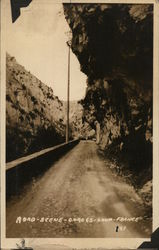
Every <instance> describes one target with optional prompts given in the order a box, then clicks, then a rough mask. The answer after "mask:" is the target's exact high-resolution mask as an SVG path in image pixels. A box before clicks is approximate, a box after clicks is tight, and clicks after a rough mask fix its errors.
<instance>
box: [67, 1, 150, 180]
mask: <svg viewBox="0 0 159 250" xmlns="http://www.w3.org/2000/svg"><path fill="white" fill-rule="evenodd" d="M64 13H65V18H66V20H67V22H68V24H69V26H70V28H71V30H72V44H71V49H72V51H73V52H74V54H75V55H76V56H77V58H78V60H79V62H80V65H81V71H82V72H84V73H85V74H86V75H87V76H88V78H87V91H86V96H85V98H84V100H82V105H83V107H84V118H83V119H84V120H85V121H86V122H88V123H89V125H90V126H91V127H92V129H95V124H96V122H98V123H99V124H100V147H101V148H102V149H103V150H105V149H107V152H113V155H115V154H118V155H119V154H120V157H121V158H122V160H124V161H126V165H127V166H128V168H129V169H132V170H133V171H134V170H135V172H138V173H141V171H142V170H143V169H147V170H148V169H151V163H152V86H153V74H152V72H153V67H152V65H153V63H152V62H153V8H152V5H146V4H136V5H131V4H64ZM108 149H109V150H108ZM105 152H106V151H105ZM121 158H120V160H121ZM149 173H151V171H150V172H149ZM148 178H151V174H149V177H148Z"/></svg>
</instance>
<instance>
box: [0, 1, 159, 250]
mask: <svg viewBox="0 0 159 250" xmlns="http://www.w3.org/2000/svg"><path fill="white" fill-rule="evenodd" d="M33 1H34V0H33ZM39 1H45V4H46V2H49V1H54V3H62V2H65V3H70V0H67V1H60V0H39ZM71 3H114V4H115V3H123V4H124V3H125V4H128V3H132V4H135V3H136V4H137V3H140V4H142V3H145V4H146V3H147V4H154V60H153V65H154V68H153V69H154V71H153V135H154V139H153V231H155V229H157V227H159V208H158V205H159V195H158V193H159V185H158V180H159V169H158V166H159V154H158V152H159V140H158V138H159V102H158V100H159V77H158V69H159V58H158V56H159V35H158V31H159V2H157V0H156V1H155V0H154V1H152V0H151V1H148V0H125V1H122V0H118V1H112V0H100V1H95V0H80V1H79V0H71ZM2 68H3V69H2ZM5 83H6V76H5V0H1V92H0V94H1V99H0V115H1V125H0V136H1V157H0V163H1V188H2V189H1V190H2V195H1V204H2V207H1V221H2V223H1V242H2V248H14V247H15V246H16V243H17V242H20V240H21V239H9V238H5V108H4V107H5ZM25 240H26V245H27V246H31V247H33V246H35V245H43V246H45V245H46V244H47V245H48V244H52V249H53V245H54V244H55V245H65V246H69V247H70V248H86V247H87V248H95V247H98V248H99V247H105V248H107V249H115V248H118V249H119V248H120V249H121V248H122V249H125V248H128V249H130V248H138V247H139V245H140V244H141V243H143V242H144V241H150V239H146V238H81V239H80V238H52V239H50V238H33V239H31V238H30V239H29V238H28V239H25Z"/></svg>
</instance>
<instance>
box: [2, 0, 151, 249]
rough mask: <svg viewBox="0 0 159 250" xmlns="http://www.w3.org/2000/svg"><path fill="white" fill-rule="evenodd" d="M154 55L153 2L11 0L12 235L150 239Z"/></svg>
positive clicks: (8, 155) (8, 216) (8, 134)
mask: <svg viewBox="0 0 159 250" xmlns="http://www.w3.org/2000/svg"><path fill="white" fill-rule="evenodd" d="M2 1H3V0H2ZM154 56H155V54H154V4H153V2H151V3H149V2H147V3H144V2H143V3H141V2H136V1H134V2H133V1H132V2H128V3H121V2H118V3H112V2H111V1H110V2H78V1H77V2H70V1H68V2H59V1H57V2H56V1H54V0H47V1H45V0H25V1H16V0H11V1H9V0H6V1H5V83H4V84H5V86H4V89H5V91H4V96H5V97H4V98H5V107H4V112H5V119H4V124H5V125H4V126H5V135H4V136H5V139H4V141H5V145H4V148H5V150H4V151H5V156H4V157H5V170H4V171H5V189H4V192H5V195H4V196H5V218H4V221H5V222H4V223H5V237H6V239H16V238H19V239H27V238H31V239H34V238H39V239H43V238H44V239H46V238H49V239H55V238H57V239H60V238H67V239H68V238H76V239H81V241H82V240H83V239H85V238H88V239H89V240H91V238H93V239H97V238H101V239H104V238H106V239H107V238H112V239H113V238H114V239H121V238H125V239H129V238H133V239H134V240H135V239H138V238H143V239H147V238H148V239H150V238H151V234H152V233H153V209H154V207H153V204H154V203H153V195H152V190H153V187H154V186H153V185H154V175H153V171H154V159H153V155H154V154H153V150H154V146H153V138H154V131H153V126H154V123H155V121H156V118H155V119H154V112H153V111H154V109H155V107H154V92H153V90H154ZM24 242H25V240H24ZM19 248H20V247H19ZM26 249H30V248H27V247H26ZM37 249H44V248H40V245H39V248H37ZM50 249H51V248H50ZM59 249H62V248H59ZM64 249H65V248H64Z"/></svg>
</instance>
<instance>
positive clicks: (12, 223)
mask: <svg viewBox="0 0 159 250" xmlns="http://www.w3.org/2000/svg"><path fill="white" fill-rule="evenodd" d="M143 214H144V207H143V204H142V200H141V199H140V197H139V196H138V195H137V194H136V192H135V190H134V189H133V187H132V186H130V185H129V184H127V183H126V182H125V181H124V180H123V179H122V178H121V177H117V176H115V175H114V174H113V173H112V172H111V170H110V169H109V161H103V159H101V157H100V156H99V155H98V153H97V145H96V144H95V142H93V141H81V142H80V143H79V144H78V145H77V146H75V147H74V148H73V149H72V150H71V151H69V152H68V153H67V154H66V155H64V156H63V157H62V158H61V159H60V160H58V161H57V162H55V163H54V164H53V165H52V166H51V167H50V169H49V170H47V171H46V173H45V174H44V175H43V176H41V177H39V178H38V179H36V180H34V181H33V182H32V183H31V184H29V185H28V186H27V187H26V188H25V192H24V193H23V195H21V196H20V197H14V199H13V198H12V199H11V200H10V201H9V202H8V203H7V222H6V233H7V237H9V238H14V237H16V238H32V237H33V238H39V237H42V238H44V237H46V238H50V237H55V238H58V237H69V238H72V237H73V238H74V237H79V238H82V237H87V238H89V237H91V238H95V237H98V238H103V237H117V238H118V237H124V238H125V237H129V238H131V237H138V238H140V237H149V236H150V233H151V223H150V221H146V220H144V218H143ZM28 217H31V218H32V222H30V221H27V222H22V221H21V219H23V220H24V221H25V220H26V218H28ZM119 217H124V218H125V217H126V218H127V219H129V220H134V219H132V218H133V217H135V218H137V217H140V218H139V219H138V221H137V222H135V221H131V222H130V221H126V222H125V221H124V222H121V221H120V220H121V219H122V218H119ZM17 218H18V220H17ZM78 218H81V219H80V220H79V219H78ZM82 218H83V219H82ZM44 219H45V222H44ZM73 219H76V220H77V219H78V221H71V220H73ZM34 220H35V221H34ZM57 220H58V221H57ZM16 222H18V223H16ZM19 222H21V223H19Z"/></svg>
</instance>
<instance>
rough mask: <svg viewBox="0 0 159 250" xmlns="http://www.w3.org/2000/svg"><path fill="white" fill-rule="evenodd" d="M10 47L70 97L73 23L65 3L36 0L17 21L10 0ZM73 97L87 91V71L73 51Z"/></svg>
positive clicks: (32, 69) (62, 94) (57, 91)
mask: <svg viewBox="0 0 159 250" xmlns="http://www.w3.org/2000/svg"><path fill="white" fill-rule="evenodd" d="M6 4H7V8H6V51H7V52H8V53H9V54H10V55H11V56H14V57H15V58H16V60H17V62H18V63H19V64H21V65H23V66H24V67H25V68H26V70H28V71H30V72H31V73H32V74H34V75H35V76H36V77H37V78H38V79H39V80H41V81H42V82H43V83H45V84H47V85H48V86H50V87H52V89H53V91H54V94H55V95H57V96H58V97H59V98H60V99H61V100H66V98H67V75H68V46H67V44H66V42H67V41H68V38H69V36H70V35H68V34H69V32H70V29H69V26H68V24H67V22H66V20H65V17H64V13H63V7H62V4H61V3H55V2H53V1H52V0H33V1H32V2H31V3H30V5H29V6H28V7H27V8H21V15H20V17H19V18H18V19H17V20H16V22H15V23H12V21H11V10H10V1H9V0H6ZM70 65H71V67H70V99H71V100H80V99H82V98H83V97H84V95H85V90H86V75H85V74H83V73H82V72H81V71H80V64H79V62H78V59H77V58H76V56H75V55H74V54H73V53H72V51H71V55H70Z"/></svg>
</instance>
